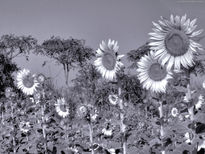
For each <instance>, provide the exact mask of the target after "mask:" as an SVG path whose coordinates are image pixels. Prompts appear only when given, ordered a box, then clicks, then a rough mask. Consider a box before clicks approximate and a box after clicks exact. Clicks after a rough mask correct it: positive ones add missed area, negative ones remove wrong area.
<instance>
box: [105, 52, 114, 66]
mask: <svg viewBox="0 0 205 154" xmlns="http://www.w3.org/2000/svg"><path fill="white" fill-rule="evenodd" d="M102 64H103V66H104V67H105V68H106V69H107V70H113V69H114V68H115V64H116V56H115V55H114V53H111V52H106V53H104V54H103V56H102Z"/></svg>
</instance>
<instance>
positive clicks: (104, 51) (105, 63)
mask: <svg viewBox="0 0 205 154" xmlns="http://www.w3.org/2000/svg"><path fill="white" fill-rule="evenodd" d="M118 49H119V46H118V42H117V41H114V40H113V41H111V40H110V39H109V40H108V43H107V44H106V42H104V41H102V43H101V44H100V48H98V49H97V50H96V56H97V59H96V60H95V61H94V65H95V66H96V68H97V70H98V71H99V72H100V73H101V74H102V76H103V77H104V78H105V79H107V80H113V79H114V78H116V73H117V72H118V71H119V70H120V68H121V67H122V66H123V63H122V62H121V61H120V60H121V58H122V57H123V56H124V55H118Z"/></svg>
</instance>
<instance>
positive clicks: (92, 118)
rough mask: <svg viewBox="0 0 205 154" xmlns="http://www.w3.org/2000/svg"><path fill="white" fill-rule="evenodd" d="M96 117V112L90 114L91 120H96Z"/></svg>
mask: <svg viewBox="0 0 205 154" xmlns="http://www.w3.org/2000/svg"><path fill="white" fill-rule="evenodd" d="M97 117H98V114H96V113H95V114H94V115H92V116H91V120H92V121H96V119H97Z"/></svg>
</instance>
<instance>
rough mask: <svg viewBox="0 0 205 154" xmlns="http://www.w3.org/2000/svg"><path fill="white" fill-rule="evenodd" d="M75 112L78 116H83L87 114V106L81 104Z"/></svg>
mask: <svg viewBox="0 0 205 154" xmlns="http://www.w3.org/2000/svg"><path fill="white" fill-rule="evenodd" d="M77 114H78V116H79V117H80V118H85V117H86V116H87V114H88V108H87V107H86V106H85V105H81V106H79V107H78V109H77Z"/></svg>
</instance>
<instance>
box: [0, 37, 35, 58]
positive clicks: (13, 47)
mask: <svg viewBox="0 0 205 154" xmlns="http://www.w3.org/2000/svg"><path fill="white" fill-rule="evenodd" d="M36 45H37V40H36V39H35V38H33V37H32V36H15V35H13V34H11V35H3V36H2V37H1V39H0V53H1V54H3V55H4V56H5V57H7V58H8V59H9V60H13V59H14V58H15V57H17V56H20V55H22V54H23V55H24V56H26V59H27V60H28V54H29V53H30V51H31V50H33V49H35V47H36Z"/></svg>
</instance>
